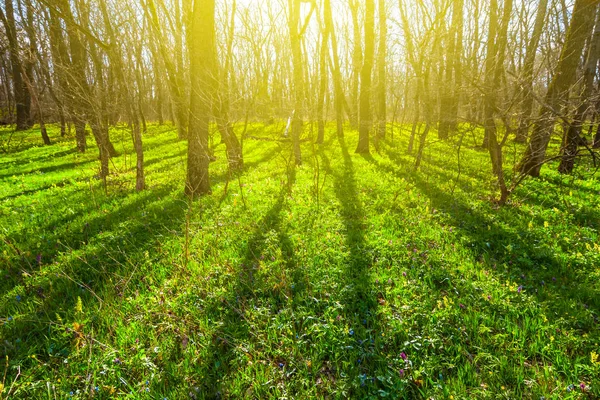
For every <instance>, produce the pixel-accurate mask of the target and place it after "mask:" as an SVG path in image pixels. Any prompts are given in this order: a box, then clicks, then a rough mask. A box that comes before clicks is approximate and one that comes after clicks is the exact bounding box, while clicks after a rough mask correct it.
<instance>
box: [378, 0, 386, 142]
mask: <svg viewBox="0 0 600 400" xmlns="http://www.w3.org/2000/svg"><path fill="white" fill-rule="evenodd" d="M378 12H379V46H378V49H377V119H378V122H379V125H378V129H377V139H385V133H386V123H387V115H386V107H387V105H386V94H387V92H386V84H385V83H386V82H385V81H386V73H385V64H386V62H387V60H386V54H387V13H386V9H385V0H379V2H378Z"/></svg>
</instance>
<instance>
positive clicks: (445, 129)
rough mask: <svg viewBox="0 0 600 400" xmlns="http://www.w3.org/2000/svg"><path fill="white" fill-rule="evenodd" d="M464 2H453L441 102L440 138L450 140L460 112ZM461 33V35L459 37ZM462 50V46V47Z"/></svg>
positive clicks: (458, 0) (460, 0)
mask: <svg viewBox="0 0 600 400" xmlns="http://www.w3.org/2000/svg"><path fill="white" fill-rule="evenodd" d="M463 6H464V5H463V1H462V0H453V8H452V26H451V27H450V31H449V32H448V51H447V53H446V63H445V75H446V76H445V83H444V87H443V88H442V89H441V90H442V96H441V102H440V123H439V127H438V137H439V138H440V139H443V140H445V139H448V135H449V133H450V130H453V129H454V128H455V126H456V112H457V110H458V101H459V99H458V97H457V87H456V81H457V75H458V73H457V70H458V68H459V67H458V64H460V54H458V47H459V46H460V44H459V42H458V41H459V39H460V40H461V42H462V18H463V12H462V8H463ZM459 31H460V32H461V34H460V35H459ZM461 49H462V46H461Z"/></svg>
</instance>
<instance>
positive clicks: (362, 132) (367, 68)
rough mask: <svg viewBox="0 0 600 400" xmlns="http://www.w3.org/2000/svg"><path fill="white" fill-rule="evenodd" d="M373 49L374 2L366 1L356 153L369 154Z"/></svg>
mask: <svg viewBox="0 0 600 400" xmlns="http://www.w3.org/2000/svg"><path fill="white" fill-rule="evenodd" d="M374 47H375V0H366V13H365V57H364V60H363V65H362V69H361V70H360V114H359V118H360V120H359V127H358V146H357V147H356V152H357V153H360V154H369V132H370V130H371V127H372V126H373V118H372V113H371V72H372V69H373V55H374V49H373V48H374Z"/></svg>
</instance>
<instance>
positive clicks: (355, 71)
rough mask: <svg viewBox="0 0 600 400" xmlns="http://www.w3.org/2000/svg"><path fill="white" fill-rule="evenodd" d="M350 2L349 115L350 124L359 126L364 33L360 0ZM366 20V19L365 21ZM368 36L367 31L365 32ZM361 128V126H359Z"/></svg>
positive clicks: (354, 126) (350, 0)
mask: <svg viewBox="0 0 600 400" xmlns="http://www.w3.org/2000/svg"><path fill="white" fill-rule="evenodd" d="M349 2H350V4H349V5H350V12H351V14H352V27H353V31H352V32H353V38H354V43H353V48H352V82H351V89H350V114H349V115H348V117H349V119H350V125H351V126H352V127H353V128H356V127H357V126H358V118H359V113H360V111H359V107H360V99H359V93H358V89H359V82H360V73H361V71H362V68H363V67H362V64H363V55H362V45H361V42H362V37H363V35H362V34H361V32H360V24H359V22H358V11H359V4H360V3H359V2H358V0H349ZM365 22H366V21H365ZM365 36H366V33H365ZM359 129H360V127H359Z"/></svg>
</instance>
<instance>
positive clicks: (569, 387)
mask: <svg viewBox="0 0 600 400" xmlns="http://www.w3.org/2000/svg"><path fill="white" fill-rule="evenodd" d="M573 389H575V386H573V385H569V386H567V392H569V393H570V392H571V391H572V390H573Z"/></svg>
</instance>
